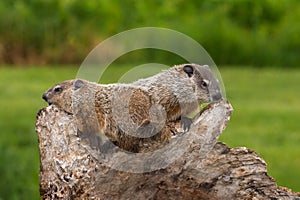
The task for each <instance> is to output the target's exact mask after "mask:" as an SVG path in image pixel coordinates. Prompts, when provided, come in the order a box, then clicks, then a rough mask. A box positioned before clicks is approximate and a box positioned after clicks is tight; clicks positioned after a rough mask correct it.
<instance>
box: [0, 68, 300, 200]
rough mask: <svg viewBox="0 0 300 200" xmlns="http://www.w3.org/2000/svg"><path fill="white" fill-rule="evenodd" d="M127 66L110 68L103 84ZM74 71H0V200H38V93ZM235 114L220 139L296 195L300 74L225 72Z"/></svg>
mask: <svg viewBox="0 0 300 200" xmlns="http://www.w3.org/2000/svg"><path fill="white" fill-rule="evenodd" d="M127 69H128V68H127V67H124V66H123V67H117V66H116V67H113V68H111V70H110V72H111V73H107V74H106V75H105V77H104V82H110V81H112V82H113V81H116V80H118V78H117V77H119V76H121V75H122V74H121V73H122V72H126V71H127ZM76 73H77V68H76V67H73V68H72V67H51V68H50V67H40V68H38V67H32V68H5V67H2V68H0V86H1V89H2V91H1V93H0V102H1V103H0V128H1V131H0V138H1V139H0V171H1V173H0V180H1V181H0V200H1V199H24V197H26V198H27V199H39V180H38V171H39V153H38V141H37V136H36V134H35V130H34V126H35V119H36V113H37V112H38V110H39V109H40V108H42V107H44V106H46V103H45V102H43V100H42V99H41V95H42V93H43V92H44V91H45V90H46V89H48V88H49V87H50V86H52V85H53V84H54V83H57V82H60V81H62V80H66V79H72V78H74V77H75V76H76ZM221 74H222V77H223V81H224V83H225V87H226V92H227V98H228V100H229V101H230V102H231V104H232V105H233V107H234V109H235V111H234V113H233V116H232V118H231V121H230V122H229V124H228V127H227V129H226V130H225V132H224V133H223V134H222V136H221V138H220V140H221V141H223V142H225V143H227V144H228V145H229V146H231V147H236V146H246V147H248V148H251V149H253V150H255V151H256V152H257V153H258V154H259V155H260V156H261V157H263V158H264V159H265V161H266V162H267V163H268V170H269V174H270V175H271V176H272V177H273V178H275V179H276V180H277V182H278V184H279V185H281V186H285V187H289V188H291V189H293V190H294V191H300V181H299V180H300V170H299V169H300V148H299V145H300V123H299V122H300V102H299V99H300V92H299V85H300V70H288V69H273V68H264V69H257V68H246V67H225V68H222V69H221Z"/></svg>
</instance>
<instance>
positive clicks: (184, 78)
mask: <svg viewBox="0 0 300 200" xmlns="http://www.w3.org/2000/svg"><path fill="white" fill-rule="evenodd" d="M186 66H187V67H186ZM185 67H186V68H185ZM190 70H192V72H191V73H190V72H189V71H190ZM210 73H211V72H210V71H209V70H208V68H206V67H202V66H198V65H194V64H187V65H179V66H175V67H173V68H171V69H170V70H167V71H164V72H162V73H160V74H158V75H155V76H153V77H150V78H147V79H141V80H139V81H137V82H134V83H132V84H108V85H102V84H96V83H92V82H88V81H85V80H80V79H78V80H69V81H64V82H62V83H60V84H57V85H55V86H53V87H52V88H50V89H49V90H48V91H47V92H45V93H44V95H43V98H44V99H45V100H46V101H47V102H48V103H49V104H55V105H57V106H58V107H60V108H61V109H63V110H65V111H66V112H68V113H71V114H73V115H75V117H76V119H77V124H78V129H79V131H80V132H82V133H83V134H85V135H86V137H91V136H92V135H95V134H96V135H98V136H101V135H103V133H104V134H105V135H106V136H107V137H108V138H109V139H110V140H111V141H113V142H114V143H115V144H117V145H118V146H120V147H121V148H123V149H125V150H127V151H132V152H140V151H144V150H143V148H144V147H143V146H144V144H147V145H148V146H149V145H150V146H151V145H152V143H156V144H157V143H160V144H165V143H166V142H168V141H170V139H171V137H172V135H173V132H174V131H175V126H177V125H178V124H180V119H181V117H185V116H186V115H188V114H190V113H192V112H194V111H195V110H197V109H198V107H199V104H201V103H205V102H211V101H212V99H215V100H218V99H219V98H221V95H220V90H219V86H218V82H217V80H216V79H215V78H214V77H213V76H212V75H211V74H210ZM203 80H205V81H206V80H208V81H210V82H211V83H212V84H211V85H212V86H211V88H209V87H207V88H205V87H202V86H201V84H202V83H203ZM216 84H217V85H216ZM92 141H93V140H92ZM95 145H97V144H95ZM156 146H157V145H156ZM144 149H145V148H144Z"/></svg>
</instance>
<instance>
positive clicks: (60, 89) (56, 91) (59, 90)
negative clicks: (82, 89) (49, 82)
mask: <svg viewBox="0 0 300 200" xmlns="http://www.w3.org/2000/svg"><path fill="white" fill-rule="evenodd" d="M61 91H62V88H61V87H60V86H58V87H55V88H54V92H55V93H60V92H61Z"/></svg>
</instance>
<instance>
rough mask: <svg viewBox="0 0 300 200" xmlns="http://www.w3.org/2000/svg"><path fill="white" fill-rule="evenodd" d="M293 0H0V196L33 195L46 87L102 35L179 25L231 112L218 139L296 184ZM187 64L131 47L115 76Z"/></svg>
mask: <svg viewBox="0 0 300 200" xmlns="http://www.w3.org/2000/svg"><path fill="white" fill-rule="evenodd" d="M299 19H300V1H299V0H285V1H272V0H255V1H253V0H228V1H216V0H202V1H198V0H190V1H183V0H173V1H167V0H164V1H159V0H149V1H147V2H144V1H133V0H127V1H122V0H115V1H108V0H101V1H79V0H26V1H25V0H14V1H11V0H2V1H0V86H1V87H0V88H1V89H2V90H1V92H0V102H1V104H0V128H1V131H0V172H1V173H0V200H2V199H39V178H38V172H39V153H38V140H37V135H36V133H35V127H34V126H35V120H36V113H37V112H38V110H39V109H40V108H42V107H45V106H46V103H44V102H43V101H42V99H41V95H42V93H43V92H44V91H45V90H46V89H48V88H49V87H51V86H52V85H54V84H55V83H57V82H60V81H62V80H66V79H72V78H74V77H76V74H77V70H78V68H79V66H80V63H81V62H82V61H83V59H84V58H85V57H86V55H87V54H88V53H89V51H91V50H92V49H93V48H94V47H95V46H96V45H97V44H98V43H99V42H101V41H103V40H104V39H106V38H108V37H109V36H112V35H114V34H117V33H119V32H121V31H125V30H128V29H131V28H137V27H146V26H155V27H164V28H170V29H174V30H177V31H179V32H182V33H184V34H186V35H188V36H190V37H192V38H194V39H195V40H197V41H198V42H199V43H200V44H201V45H203V47H204V48H205V49H206V50H207V51H208V53H209V54H210V55H211V57H212V58H213V59H214V61H215V63H216V64H217V66H218V67H219V70H220V72H221V75H222V78H223V81H224V84H225V87H226V92H227V98H228V99H229V101H230V102H231V103H232V105H233V107H234V109H235V111H234V113H233V116H232V119H231V121H230V123H229V125H228V127H227V129H226V130H225V132H224V133H223V134H222V136H221V138H220V140H221V141H223V142H225V143H227V144H228V145H229V146H231V147H235V146H246V147H248V148H251V149H254V150H255V151H256V152H258V154H259V155H260V156H261V157H263V158H264V159H265V160H266V162H267V163H268V171H269V174H270V175H271V176H272V177H274V178H275V179H276V181H277V183H278V184H279V185H281V186H285V187H288V188H291V189H293V190H294V191H300V181H299V180H300V148H299V145H300V123H299V122H300V102H299V99H300V92H299V85H300V56H299V55H300V20H299ZM149 62H157V63H163V64H167V65H174V64H180V63H182V62H184V61H183V60H182V59H181V58H178V57H176V56H174V55H170V54H168V53H166V52H161V51H155V50H141V51H137V52H132V53H129V54H128V55H125V56H123V57H122V59H119V60H117V61H116V62H114V63H113V64H112V66H110V68H109V72H107V75H106V76H105V77H104V80H103V81H104V82H105V83H109V82H114V81H116V80H118V78H119V77H121V76H122V74H123V73H125V72H126V71H128V70H129V69H130V68H131V67H134V66H135V65H137V64H143V63H149Z"/></svg>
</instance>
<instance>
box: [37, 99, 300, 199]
mask: <svg viewBox="0 0 300 200" xmlns="http://www.w3.org/2000/svg"><path fill="white" fill-rule="evenodd" d="M231 112H232V107H231V105H230V104H229V103H228V102H227V101H225V100H223V101H220V102H218V103H215V104H212V105H210V106H208V107H207V108H206V109H205V110H204V111H203V112H202V113H201V115H198V116H196V117H195V119H194V121H193V124H192V126H191V129H190V130H189V132H187V133H185V134H182V135H180V136H177V137H176V138H173V139H172V141H171V142H170V144H168V145H166V147H163V148H161V149H158V150H156V151H154V152H150V153H138V154H133V153H131V154H130V153H128V152H124V151H121V150H119V149H114V150H113V151H109V152H99V151H98V150H97V149H93V148H91V146H90V145H89V142H88V141H86V140H85V139H82V138H80V137H79V135H78V133H77V127H76V123H75V119H74V117H73V115H70V114H67V113H65V112H64V111H62V110H60V109H58V108H57V107H55V106H54V105H52V106H49V107H47V108H44V109H42V110H40V112H39V113H38V117H37V122H36V131H37V134H38V138H39V150H40V162H41V163H40V194H41V197H42V198H43V199H230V200H231V199H299V200H300V193H294V192H292V191H291V190H289V189H287V188H283V187H279V186H277V185H276V182H275V180H274V179H273V178H271V177H270V176H268V174H267V169H266V163H265V162H264V160H263V159H261V158H260V157H259V156H258V155H257V154H256V153H255V152H254V151H252V150H250V149H247V148H245V147H240V148H229V147H227V146H226V145H225V144H223V143H220V142H217V139H218V137H219V135H220V134H221V133H222V131H223V130H224V128H225V127H226V125H227V123H228V121H229V118H230V115H231Z"/></svg>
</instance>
